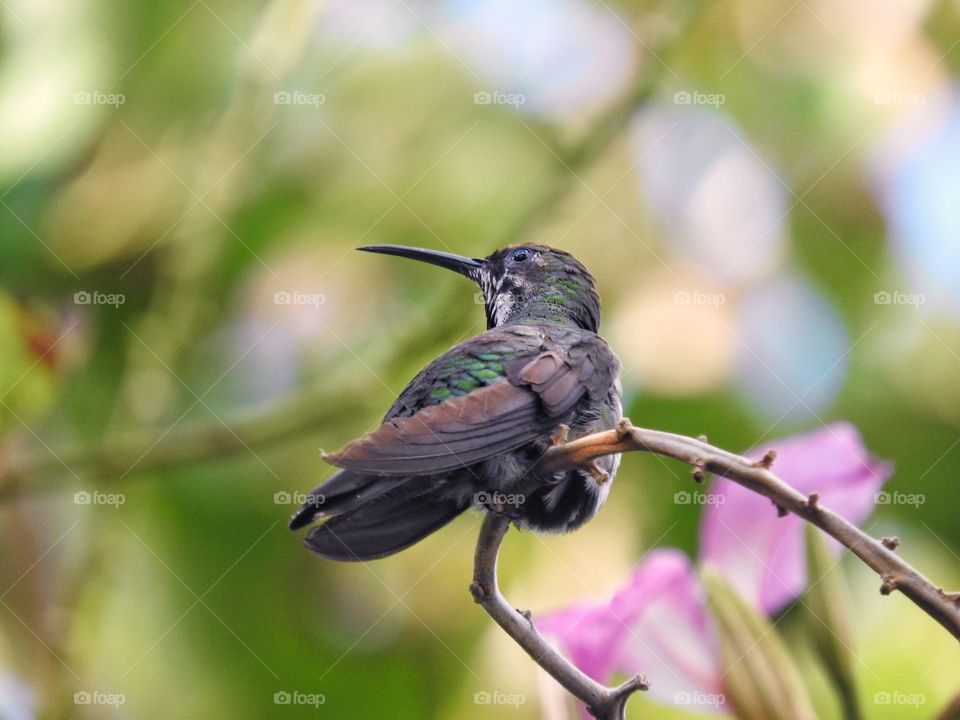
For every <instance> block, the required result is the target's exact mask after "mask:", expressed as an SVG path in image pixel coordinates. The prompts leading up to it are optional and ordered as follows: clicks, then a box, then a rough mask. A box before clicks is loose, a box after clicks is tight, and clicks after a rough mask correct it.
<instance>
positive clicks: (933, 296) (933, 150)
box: [877, 91, 960, 316]
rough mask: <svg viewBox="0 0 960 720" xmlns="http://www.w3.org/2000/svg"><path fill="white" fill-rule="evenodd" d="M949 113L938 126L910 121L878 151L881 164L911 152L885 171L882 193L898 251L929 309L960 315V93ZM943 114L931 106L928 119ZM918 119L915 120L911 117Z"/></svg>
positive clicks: (953, 95)
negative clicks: (899, 153)
mask: <svg viewBox="0 0 960 720" xmlns="http://www.w3.org/2000/svg"><path fill="white" fill-rule="evenodd" d="M944 101H945V102H946V108H945V109H946V111H945V112H942V117H940V118H937V119H936V121H935V122H933V123H929V122H926V123H924V124H923V127H922V128H921V131H920V133H918V124H917V123H916V122H915V121H910V122H904V123H902V124H901V125H899V126H898V127H897V128H895V129H894V131H893V132H891V133H890V134H889V136H888V137H887V139H886V141H885V142H884V143H882V144H881V145H880V146H879V148H878V150H877V163H878V165H879V164H882V163H883V161H884V159H886V158H887V157H889V156H890V155H892V154H895V153H897V149H898V148H900V147H902V146H903V145H904V143H908V144H909V150H908V151H907V153H906V154H905V155H903V157H902V158H900V159H899V161H898V162H896V163H895V164H894V165H893V166H892V167H888V168H885V169H883V170H881V171H880V172H879V177H878V178H877V180H878V182H877V190H878V194H879V199H880V204H881V209H882V211H883V214H884V216H885V218H886V220H887V223H888V225H889V227H890V234H891V240H892V243H893V251H894V254H895V256H896V258H897V260H898V264H899V266H900V267H901V268H902V269H903V272H904V273H905V274H906V276H907V278H908V280H909V282H910V283H911V285H912V289H913V291H914V292H915V293H919V294H922V295H923V296H924V299H925V302H924V303H923V305H922V308H923V309H924V310H925V311H938V310H941V311H942V310H948V311H950V312H951V313H953V314H955V315H958V316H960V250H958V249H957V246H958V244H960V243H958V238H960V203H958V201H957V200H958V192H960V94H958V93H957V92H956V91H955V92H953V93H951V94H950V96H949V97H947V98H945V99H944ZM941 110H942V103H940V102H935V103H930V108H929V109H925V115H924V117H925V118H929V117H931V116H933V115H935V114H936V113H938V112H940V111H941ZM911 120H914V119H911Z"/></svg>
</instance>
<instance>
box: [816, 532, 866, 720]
mask: <svg viewBox="0 0 960 720" xmlns="http://www.w3.org/2000/svg"><path fill="white" fill-rule="evenodd" d="M806 544H807V570H808V573H809V578H810V588H809V589H808V590H807V593H806V597H805V603H804V604H805V607H806V611H807V614H808V616H809V617H808V627H809V630H810V637H811V639H812V640H813V647H814V650H815V651H816V653H817V655H818V656H819V658H820V660H821V662H822V663H823V666H824V669H825V670H826V671H827V675H828V676H829V678H830V680H831V682H832V683H833V685H834V687H836V689H837V693H838V694H839V695H840V698H841V701H842V703H843V710H844V717H845V718H847V720H859V718H860V717H862V715H861V713H860V706H859V704H858V702H857V690H856V681H855V678H854V673H853V653H852V652H851V651H850V645H851V637H850V614H849V610H848V607H847V594H846V592H845V589H844V587H843V575H842V573H841V570H840V563H839V562H838V561H837V559H836V558H835V557H833V555H831V553H830V548H829V547H828V546H827V543H826V540H825V539H824V537H823V534H822V533H821V532H820V531H819V530H818V529H817V528H815V527H813V526H812V525H807V526H806Z"/></svg>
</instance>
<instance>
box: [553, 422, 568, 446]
mask: <svg viewBox="0 0 960 720" xmlns="http://www.w3.org/2000/svg"><path fill="white" fill-rule="evenodd" d="M569 436H570V426H569V425H564V424H562V423H561V424H560V425H557V427H556V429H555V430H554V431H553V434H552V435H551V436H550V445H551V446H554V445H563V444H564V443H565V442H566V441H567V438H568V437H569Z"/></svg>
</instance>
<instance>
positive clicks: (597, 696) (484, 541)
mask: <svg viewBox="0 0 960 720" xmlns="http://www.w3.org/2000/svg"><path fill="white" fill-rule="evenodd" d="M509 525H510V523H509V521H508V520H507V519H506V518H503V517H501V516H499V515H496V514H494V513H488V514H487V516H486V517H485V518H484V521H483V525H482V526H481V529H480V537H479V538H478V539H477V552H476V555H475V557H474V567H473V582H472V583H471V584H470V592H471V593H472V594H473V599H474V600H475V601H476V602H477V603H478V604H479V605H480V606H481V607H483V609H484V610H486V611H487V614H489V615H490V617H491V618H493V619H494V621H495V622H496V623H497V624H498V625H499V626H500V627H501V628H503V630H504V631H505V632H506V633H507V635H509V636H510V637H511V638H513V639H514V641H516V643H517V644H518V645H519V646H520V647H522V648H523V649H524V650H525V651H526V653H527V654H528V655H529V656H530V657H531V658H533V661H534V662H535V663H537V665H539V666H540V667H542V668H543V669H544V670H546V671H547V672H548V673H550V674H551V675H552V676H553V677H554V679H555V680H556V681H557V682H558V683H560V684H561V685H562V686H563V687H564V688H566V689H567V691H569V692H570V693H571V694H572V695H574V696H575V697H576V698H578V699H579V700H580V701H581V702H583V703H584V704H585V705H586V706H587V709H588V710H589V711H590V713H591V714H592V715H593V716H594V717H595V718H598V720H623V718H624V717H625V715H624V710H625V708H626V704H627V700H628V699H629V697H630V696H631V695H632V694H633V693H635V692H637V691H638V690H646V689H647V683H646V680H645V679H644V678H643V677H641V676H639V675H638V676H636V677H634V678H632V679H630V680H628V681H627V682H625V683H623V684H622V685H620V686H619V687H615V688H608V687H605V686H603V685H601V684H599V683H598V682H596V681H595V680H593V679H592V678H590V677H588V676H587V675H585V674H584V673H582V672H581V671H580V670H579V669H577V667H576V666H575V665H573V664H572V663H571V662H570V661H569V660H567V659H566V658H564V657H563V656H562V655H561V654H560V653H558V652H557V651H556V650H554V649H553V647H551V646H550V644H549V643H548V642H547V641H546V640H545V639H544V637H543V636H542V635H541V634H540V632H539V631H538V630H537V628H536V627H535V626H534V624H533V619H532V618H531V616H530V614H529V613H524V612H520V611H519V610H516V609H514V608H513V607H512V606H511V605H510V603H508V602H507V601H506V600H505V599H504V597H503V595H501V594H500V590H499V588H498V586H497V555H498V554H499V552H500V544H501V542H503V537H504V535H506V533H507V528H508V527H509Z"/></svg>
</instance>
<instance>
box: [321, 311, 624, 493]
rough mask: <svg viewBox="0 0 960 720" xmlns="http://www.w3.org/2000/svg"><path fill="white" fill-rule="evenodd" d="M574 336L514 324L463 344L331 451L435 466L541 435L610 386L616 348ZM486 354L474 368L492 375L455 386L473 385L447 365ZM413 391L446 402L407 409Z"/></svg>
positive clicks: (372, 461) (365, 460) (406, 469)
mask: <svg viewBox="0 0 960 720" xmlns="http://www.w3.org/2000/svg"><path fill="white" fill-rule="evenodd" d="M565 338H566V340H567V342H563V343H561V342H558V341H556V340H554V339H553V338H551V336H550V334H549V331H545V330H542V329H539V328H532V327H524V326H521V327H515V326H514V327H511V328H499V329H495V330H491V331H488V332H487V333H484V334H483V335H480V336H478V337H477V338H474V339H473V340H470V341H468V342H466V343H464V344H463V345H460V346H457V347H456V348H454V349H453V350H451V351H450V352H449V353H447V354H446V355H444V356H442V357H441V358H439V359H438V360H437V361H435V362H434V363H433V364H431V365H430V366H428V367H427V368H426V369H425V370H424V372H423V373H422V374H421V376H418V379H417V380H415V381H414V382H413V383H411V385H410V386H409V387H408V389H407V390H406V391H404V394H402V395H401V397H400V399H399V400H398V401H397V403H396V404H395V405H394V408H392V409H391V413H388V419H387V420H386V421H385V422H384V423H383V424H382V425H381V426H380V427H379V428H378V429H376V430H374V431H373V432H371V433H369V434H367V435H365V436H364V437H362V438H360V439H359V440H356V441H354V442H352V443H350V444H348V445H347V446H346V447H344V448H343V449H342V450H340V451H339V452H337V453H334V454H332V455H327V456H326V458H325V459H326V460H327V461H328V462H330V463H332V464H333V465H336V466H337V467H341V468H346V469H349V470H353V471H356V472H362V473H371V474H377V475H429V474H434V473H441V472H446V471H449V470H454V469H456V468H461V467H464V466H467V465H472V464H473V463H476V462H480V461H482V460H485V459H487V458H490V457H492V456H494V455H497V454H499V453H502V452H506V451H508V450H513V449H515V448H518V447H520V446H521V445H524V444H526V443H528V442H530V441H531V440H534V439H536V438H538V437H542V436H543V435H544V434H545V433H547V432H549V431H550V430H552V429H553V428H555V427H556V426H557V425H558V424H560V423H562V422H564V421H565V420H567V419H568V416H569V414H570V412H571V411H572V410H573V407H574V405H576V403H577V401H578V400H580V399H581V398H582V397H583V396H584V394H586V393H589V394H590V395H591V396H593V397H601V396H603V395H604V394H606V392H607V391H608V390H609V388H610V386H611V385H612V383H613V382H614V378H615V374H616V368H617V367H618V363H617V360H616V356H615V355H613V353H612V352H611V351H610V349H609V348H608V347H607V345H606V343H605V342H604V341H603V340H601V339H600V338H599V337H597V336H596V335H594V334H593V333H587V332H583V333H578V334H576V335H575V336H574V337H573V342H570V338H571V335H570V331H565ZM483 358H487V360H484V361H483V362H484V366H483V370H477V371H475V374H476V375H480V376H481V377H482V378H483V380H484V383H485V384H482V385H479V386H477V387H474V388H473V389H470V390H467V391H464V392H463V393H462V394H455V392H454V391H455V390H458V389H462V388H463V387H466V384H464V382H463V378H462V373H459V372H451V373H444V372H442V371H441V370H438V368H443V367H448V368H449V367H460V368H462V367H465V366H467V365H469V363H471V362H473V363H474V366H477V365H476V363H477V361H479V360H482V359H483ZM491 368H495V370H492V369H491ZM418 380H419V381H420V382H418ZM405 395H414V396H416V398H417V399H422V398H428V399H429V398H435V399H437V402H435V403H434V404H429V405H427V406H426V407H422V408H421V409H418V410H416V411H413V412H410V413H409V414H405V413H404V409H405V408H406V407H408V406H407V405H405V404H404V402H403V401H404V400H405V398H404V396H405ZM409 400H410V398H407V399H406V401H407V402H409ZM391 414H392V416H391Z"/></svg>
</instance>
